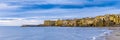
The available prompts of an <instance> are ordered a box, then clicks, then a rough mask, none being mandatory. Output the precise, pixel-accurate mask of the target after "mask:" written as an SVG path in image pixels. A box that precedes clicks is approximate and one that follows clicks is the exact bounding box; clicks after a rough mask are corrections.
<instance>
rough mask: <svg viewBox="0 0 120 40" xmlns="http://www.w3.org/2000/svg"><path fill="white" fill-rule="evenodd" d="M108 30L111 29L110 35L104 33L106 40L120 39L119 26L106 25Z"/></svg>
mask: <svg viewBox="0 0 120 40" xmlns="http://www.w3.org/2000/svg"><path fill="white" fill-rule="evenodd" d="M108 29H109V30H113V31H112V32H111V33H110V35H106V36H105V39H106V40H120V27H108Z"/></svg>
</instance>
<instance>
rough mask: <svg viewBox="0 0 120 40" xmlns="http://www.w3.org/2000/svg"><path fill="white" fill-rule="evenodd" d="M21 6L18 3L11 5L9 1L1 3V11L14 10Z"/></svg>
mask: <svg viewBox="0 0 120 40" xmlns="http://www.w3.org/2000/svg"><path fill="white" fill-rule="evenodd" d="M19 7H20V6H17V5H9V4H7V3H0V11H3V10H4V11H7V10H14V9H17V8H19Z"/></svg>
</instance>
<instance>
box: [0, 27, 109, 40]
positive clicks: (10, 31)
mask: <svg viewBox="0 0 120 40" xmlns="http://www.w3.org/2000/svg"><path fill="white" fill-rule="evenodd" d="M109 31H110V30H108V29H106V28H92V27H91V28H87V27H0V40H96V38H98V36H100V35H101V34H103V33H105V32H109ZM100 40H104V39H103V38H101V39H100Z"/></svg>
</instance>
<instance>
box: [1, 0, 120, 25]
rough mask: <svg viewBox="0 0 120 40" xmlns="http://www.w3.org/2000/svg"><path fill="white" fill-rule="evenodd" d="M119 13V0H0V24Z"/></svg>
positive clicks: (38, 22) (17, 23)
mask: <svg viewBox="0 0 120 40" xmlns="http://www.w3.org/2000/svg"><path fill="white" fill-rule="evenodd" d="M119 13H120V1H119V0H0V26H19V25H22V24H41V23H43V20H48V19H52V20H56V19H59V18H60V19H66V18H81V17H91V16H97V15H104V14H119Z"/></svg>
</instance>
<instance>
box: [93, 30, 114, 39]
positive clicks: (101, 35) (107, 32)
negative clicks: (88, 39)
mask: <svg viewBox="0 0 120 40" xmlns="http://www.w3.org/2000/svg"><path fill="white" fill-rule="evenodd" d="M112 31H113V30H108V31H105V32H103V33H102V34H100V35H98V36H94V37H92V40H106V36H108V35H110V34H111V32H112Z"/></svg>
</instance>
